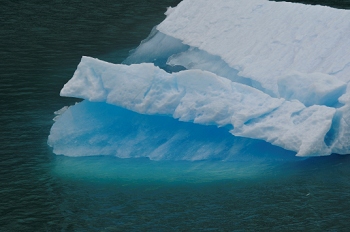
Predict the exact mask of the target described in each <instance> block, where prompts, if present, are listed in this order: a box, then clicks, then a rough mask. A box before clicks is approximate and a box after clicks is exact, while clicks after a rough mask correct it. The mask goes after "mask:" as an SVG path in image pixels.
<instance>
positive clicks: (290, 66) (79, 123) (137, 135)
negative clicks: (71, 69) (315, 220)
mask: <svg viewBox="0 0 350 232" xmlns="http://www.w3.org/2000/svg"><path fill="white" fill-rule="evenodd" d="M166 15H167V18H166V19H165V20H164V21H163V22H162V23H161V24H160V25H158V26H157V27H156V28H155V29H154V30H153V31H152V33H151V35H150V37H149V38H148V39H147V40H145V41H143V42H142V43H141V44H140V46H139V47H138V48H137V49H135V51H133V53H132V54H131V55H130V56H129V57H128V58H127V59H126V60H125V62H124V64H111V63H107V62H104V61H100V60H97V59H94V58H89V57H83V58H82V60H81V62H80V64H79V65H78V68H77V70H76V72H75V73H74V76H73V77H72V79H71V80H70V81H69V82H68V83H67V84H66V85H65V86H64V87H63V89H62V90H61V96H68V97H78V98H82V99H85V100H84V101H83V102H82V103H78V104H76V105H75V106H72V107H70V108H68V109H67V110H66V111H65V112H64V113H62V114H61V115H60V116H59V117H58V119H57V120H56V122H55V124H54V125H53V127H52V129H51V133H50V136H49V141H48V142H49V145H50V146H52V147H53V151H54V152H55V153H56V154H63V155H67V156H86V155H115V156H118V157H123V158H124V157H125V158H126V157H148V158H150V159H156V160H161V159H171V160H203V159H215V160H235V159H237V154H240V157H241V156H244V155H245V154H246V156H247V157H255V158H256V157H259V156H261V157H265V155H266V154H270V155H271V156H274V155H275V154H276V153H278V154H279V155H280V156H285V157H287V156H289V155H290V154H291V152H290V151H292V152H294V153H293V154H296V155H297V156H302V157H307V156H323V155H330V154H332V153H337V154H349V153H350V112H349V111H350V108H349V107H350V105H349V100H350V90H349V81H350V56H349V54H350V30H349V29H350V11H348V10H339V9H333V8H330V7H324V6H311V5H304V4H296V3H286V2H270V1H265V0H249V1H246V0H233V1H224V0H219V1H215V2H214V1H213V0H198V1H190V0H184V1H182V2H181V3H180V4H179V5H178V6H177V7H175V8H169V9H168V11H167V12H166ZM97 102H98V103H97ZM123 108H124V109H123ZM130 111H134V112H136V113H133V112H130ZM173 118H174V119H173ZM178 120H179V121H182V122H178ZM197 124H199V125H197ZM218 127H219V128H218ZM228 132H229V133H228ZM281 148H283V149H281ZM240 159H241V158H240ZM274 159H275V158H274ZM282 159H283V158H282Z"/></svg>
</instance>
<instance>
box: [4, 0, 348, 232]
mask: <svg viewBox="0 0 350 232" xmlns="http://www.w3.org/2000/svg"><path fill="white" fill-rule="evenodd" d="M178 2H180V1H179V0H163V1H155V0H147V1H137V0H129V1H111V0H105V1H97V0H88V1H81V0H74V1H62V0H53V1H43V0H33V1H19V0H14V1H4V0H0V22H1V23H0V29H1V30H0V41H1V43H0V57H1V62H0V106H1V114H0V128H1V129H0V131H1V132H0V144H1V149H0V199H1V200H0V231H191V230H192V231H209V230H210V231H348V227H349V222H348V221H349V217H350V200H349V199H350V198H349V197H350V156H337V155H333V156H329V157H319V158H310V159H302V160H286V161H278V162H270V161H264V160H259V161H255V162H247V161H242V162H235V163H233V162H219V161H197V162H184V161H176V162H175V161H149V160H147V159H118V158H115V157H99V156H95V157H81V158H70V157H65V156H56V155H54V154H53V153H52V150H51V148H49V147H48V145H47V137H48V135H49V131H50V127H51V126H52V124H53V121H52V119H53V117H54V114H53V112H54V111H56V110H58V109H60V108H62V107H63V106H66V105H71V104H74V103H75V102H76V101H79V100H78V99H73V98H62V97H59V91H60V89H61V88H62V86H63V84H64V83H66V82H67V81H68V80H69V79H70V78H71V76H72V75H73V72H74V70H75V68H76V66H77V64H78V63H79V60H80V58H81V56H82V55H87V56H92V57H97V58H100V59H103V60H106V61H110V62H114V63H120V62H122V61H123V60H124V59H125V58H126V57H127V55H128V52H129V50H131V49H133V48H135V47H136V46H137V45H138V44H139V43H140V41H141V40H142V39H144V38H146V37H147V35H148V34H149V32H150V31H151V29H152V27H153V26H155V25H156V24H158V23H159V22H160V21H161V20H162V19H164V17H165V16H164V14H163V13H164V11H165V9H166V7H167V6H175V5H176V4H177V3H178ZM304 2H306V3H312V4H324V5H330V6H334V7H338V8H350V1H340V0H339V1H304Z"/></svg>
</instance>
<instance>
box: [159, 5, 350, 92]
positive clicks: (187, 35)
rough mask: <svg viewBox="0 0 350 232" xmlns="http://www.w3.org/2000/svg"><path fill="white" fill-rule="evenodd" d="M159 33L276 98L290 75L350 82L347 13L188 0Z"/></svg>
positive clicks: (318, 8) (349, 18)
mask: <svg viewBox="0 0 350 232" xmlns="http://www.w3.org/2000/svg"><path fill="white" fill-rule="evenodd" d="M157 29H158V30H159V31H160V32H162V33H163V34H166V35H168V36H171V37H174V38H176V39H179V40H181V41H183V43H184V44H187V45H190V46H192V47H195V48H198V49H200V50H203V51H206V52H208V53H209V54H211V55H215V56H219V57H221V58H222V60H223V61H225V62H226V63H227V64H228V65H229V66H230V67H232V68H235V69H236V70H238V71H239V73H238V74H239V75H240V76H243V77H247V78H250V79H252V80H254V81H257V82H259V83H260V84H261V86H262V87H263V88H264V89H265V90H266V91H267V92H269V93H270V94H272V95H275V96H279V94H278V86H277V83H278V79H279V78H280V77H283V76H285V75H288V74H289V73H290V72H291V71H298V72H300V73H324V74H329V75H332V76H333V78H338V79H340V80H342V81H344V82H348V81H349V80H350V76H349V73H350V57H349V54H350V11H348V10H339V9H333V8H330V7H325V6H311V5H304V4H295V3H287V2H273V1H265V0H249V1H246V0H233V1H226V0H217V1H215V3H214V1H213V0H198V1H189V0H188V1H182V2H181V3H180V4H179V5H178V6H177V7H176V8H175V9H174V10H173V11H172V12H171V13H170V14H169V15H168V17H167V18H166V19H165V20H164V21H163V22H162V23H161V24H160V25H158V26H157Z"/></svg>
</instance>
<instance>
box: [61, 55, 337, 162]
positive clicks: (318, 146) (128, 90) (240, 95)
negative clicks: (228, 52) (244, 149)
mask: <svg viewBox="0 0 350 232" xmlns="http://www.w3.org/2000/svg"><path fill="white" fill-rule="evenodd" d="M61 96H69V97H78V98H83V99H87V100H89V101H96V102H107V103H109V104H113V105H117V106H121V107H124V108H126V109H129V110H132V111H135V112H138V113H142V114H162V115H169V116H172V117H174V118H177V119H179V120H180V121H186V122H194V123H199V124H204V125H217V126H219V127H228V128H230V127H231V128H232V130H231V131H230V132H231V133H232V134H233V135H238V136H243V137H248V138H255V139H262V140H265V141H267V142H270V143H271V144H274V145H277V146H280V147H282V148H285V149H287V150H292V151H295V152H297V155H298V156H314V155H318V156H319V155H329V154H331V152H332V151H331V149H330V145H327V144H326V143H325V137H326V135H327V133H328V132H329V130H330V128H331V126H332V123H333V121H332V120H333V117H334V114H335V112H336V110H335V109H334V108H331V107H326V106H318V105H314V106H311V107H305V105H303V104H302V103H300V102H299V101H285V100H284V99H278V98H272V97H271V96H269V95H267V94H265V93H263V92H261V91H259V90H257V89H254V88H252V87H249V86H246V85H242V84H239V83H234V82H231V81H230V80H228V79H226V78H222V77H220V76H217V75H215V74H213V73H210V72H207V71H201V70H186V71H181V72H178V73H172V74H170V73H167V72H165V71H164V70H162V69H160V68H158V67H156V66H154V65H153V64H148V63H144V64H133V65H130V66H128V65H119V64H110V63H107V62H104V61H100V60H97V59H93V58H89V57H83V58H82V60H81V62H80V64H79V66H78V68H77V70H76V72H75V74H74V76H73V77H72V79H71V80H70V81H69V82H68V83H67V84H66V85H65V86H64V88H63V89H62V90H61ZM332 139H333V140H334V141H338V140H337V138H332Z"/></svg>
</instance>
